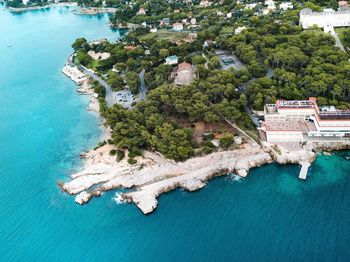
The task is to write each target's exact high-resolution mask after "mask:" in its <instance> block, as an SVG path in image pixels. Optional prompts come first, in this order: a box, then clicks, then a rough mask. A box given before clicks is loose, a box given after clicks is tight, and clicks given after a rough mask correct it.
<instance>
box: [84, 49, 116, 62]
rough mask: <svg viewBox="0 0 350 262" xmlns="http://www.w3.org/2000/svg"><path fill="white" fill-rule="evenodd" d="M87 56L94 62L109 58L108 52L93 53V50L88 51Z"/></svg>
mask: <svg viewBox="0 0 350 262" xmlns="http://www.w3.org/2000/svg"><path fill="white" fill-rule="evenodd" d="M87 54H88V55H89V56H90V57H91V58H92V59H94V60H105V59H107V58H109V57H110V56H111V54H110V53H108V52H97V53H96V52H95V51H94V50H89V52H87Z"/></svg>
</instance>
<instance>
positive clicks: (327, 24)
mask: <svg viewBox="0 0 350 262" xmlns="http://www.w3.org/2000/svg"><path fill="white" fill-rule="evenodd" d="M342 7H343V9H341V8H339V9H340V10H338V11H335V10H333V9H324V10H323V11H322V12H314V11H312V10H311V9H310V8H304V9H303V10H301V11H300V20H299V24H300V25H301V26H302V27H303V29H308V28H310V27H312V26H315V25H316V26H319V27H321V28H324V29H325V31H331V30H328V29H329V28H334V27H346V26H350V9H346V8H344V6H342Z"/></svg>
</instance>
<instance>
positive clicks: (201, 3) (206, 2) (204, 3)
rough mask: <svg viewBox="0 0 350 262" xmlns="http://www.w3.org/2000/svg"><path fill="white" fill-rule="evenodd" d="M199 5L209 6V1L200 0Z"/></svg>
mask: <svg viewBox="0 0 350 262" xmlns="http://www.w3.org/2000/svg"><path fill="white" fill-rule="evenodd" d="M199 6H200V7H208V6H211V2H210V1H208V0H202V1H201V2H200V3H199Z"/></svg>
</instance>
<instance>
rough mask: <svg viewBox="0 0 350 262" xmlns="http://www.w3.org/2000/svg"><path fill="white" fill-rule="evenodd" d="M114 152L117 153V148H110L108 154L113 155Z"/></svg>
mask: <svg viewBox="0 0 350 262" xmlns="http://www.w3.org/2000/svg"><path fill="white" fill-rule="evenodd" d="M116 153H117V150H115V149H112V150H111V151H109V154H110V155H111V156H115V154H116Z"/></svg>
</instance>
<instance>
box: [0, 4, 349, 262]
mask: <svg viewBox="0 0 350 262" xmlns="http://www.w3.org/2000/svg"><path fill="white" fill-rule="evenodd" d="M107 21H108V18H107V16H101V17H99V18H97V17H90V16H75V15H73V14H71V13H70V10H69V9H66V8H57V9H51V11H35V12H27V13H23V14H18V15H12V14H10V13H8V12H5V11H3V10H0V260H1V261H152V260H153V261H154V260H157V261H162V260H165V261H188V260H196V261H199V260H201V261H214V260H216V261H349V255H350V248H349V243H350V194H349V193H350V175H349V173H350V163H349V161H348V160H346V158H345V157H346V156H349V155H350V153H349V152H345V153H339V154H336V155H334V156H327V157H326V156H320V157H319V158H318V160H317V161H316V163H315V164H314V165H313V166H312V167H311V170H310V175H309V177H308V180H307V181H306V182H302V181H299V180H298V179H297V176H298V171H299V167H298V166H278V165H268V166H264V167H261V168H258V169H255V170H253V171H251V173H250V176H249V177H248V178H247V179H245V180H241V181H233V179H230V178H217V179H214V180H213V181H211V182H210V183H209V184H208V186H207V187H206V188H205V189H203V190H201V191H199V192H195V193H186V192H183V191H181V190H177V191H174V192H172V193H169V194H166V195H163V196H161V197H160V199H159V207H158V209H157V211H156V212H155V213H153V214H152V215H150V216H143V215H142V214H141V212H139V211H138V210H137V208H136V207H135V206H133V205H126V204H119V205H117V204H116V203H115V201H114V200H113V196H114V194H115V192H110V193H107V194H105V195H104V196H102V197H101V198H98V199H93V200H92V201H91V202H90V203H89V204H87V205H85V206H79V205H77V204H75V203H74V199H73V197H71V196H68V195H66V194H63V193H61V192H60V190H59V188H58V187H57V181H59V180H64V179H67V176H68V175H69V174H70V173H71V172H72V171H73V170H76V169H77V168H79V166H80V165H81V162H80V160H79V157H78V155H79V153H80V152H81V151H83V150H86V149H89V148H91V147H93V146H94V145H96V143H97V142H98V139H99V135H100V130H99V127H98V119H97V116H96V115H93V114H90V113H88V112H86V110H85V108H86V106H87V102H88V100H87V98H86V97H82V96H78V95H76V92H75V85H74V84H73V83H72V82H71V81H70V80H68V79H66V77H64V76H63V75H62V73H61V69H62V66H63V64H64V62H65V60H66V58H67V56H68V55H69V54H70V52H71V51H72V50H71V48H70V44H71V43H72V42H73V40H74V39H75V38H77V37H80V36H84V37H86V38H88V39H90V40H92V39H97V38H102V37H107V38H109V39H111V40H115V39H117V38H118V37H119V34H118V32H112V31H111V30H110V29H109V28H108V26H107V24H106V23H107ZM8 44H12V45H13V46H12V47H11V48H8V47H7V45H8Z"/></svg>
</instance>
